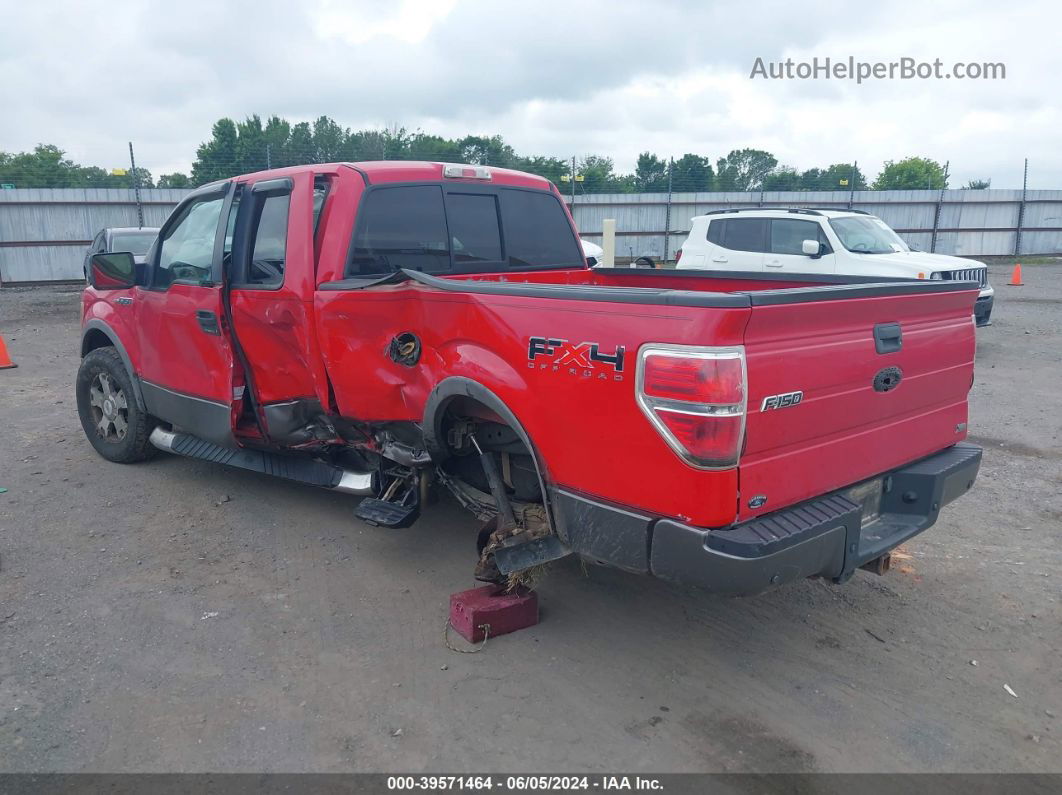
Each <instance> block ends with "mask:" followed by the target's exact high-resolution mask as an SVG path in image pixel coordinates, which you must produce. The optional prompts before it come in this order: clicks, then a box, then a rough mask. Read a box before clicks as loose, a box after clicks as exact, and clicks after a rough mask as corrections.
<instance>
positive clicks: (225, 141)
mask: <svg viewBox="0 0 1062 795" xmlns="http://www.w3.org/2000/svg"><path fill="white" fill-rule="evenodd" d="M238 137H239V136H238V134H237V132H236V123H235V122H234V121H233V120H232V119H229V118H224V119H218V120H217V121H216V122H214V127H213V128H212V130H211V137H210V140H209V141H207V142H206V143H202V144H200V145H199V148H198V149H197V150H196V153H195V162H194V163H193V164H192V182H194V183H195V184H196V185H204V184H206V183H207V182H214V181H215V180H219V179H225V178H227V177H231V176H234V175H236V174H239V173H240V172H239V170H238V168H237V166H236V143H237V140H238Z"/></svg>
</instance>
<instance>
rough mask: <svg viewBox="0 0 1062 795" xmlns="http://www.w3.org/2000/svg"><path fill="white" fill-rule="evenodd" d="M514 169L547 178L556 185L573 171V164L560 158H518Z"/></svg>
mask: <svg viewBox="0 0 1062 795" xmlns="http://www.w3.org/2000/svg"><path fill="white" fill-rule="evenodd" d="M513 168H515V169H517V170H519V171H526V172H528V173H529V174H537V175H538V176H540V177H545V178H546V179H548V180H549V181H550V182H552V183H553V184H554V185H556V184H557V183H559V182H560V178H561V177H562V176H563V175H565V174H568V172H570V171H571V170H572V166H571V162H570V161H568V160H561V159H560V158H559V157H541V156H535V157H518V158H517V159H516V161H515V162H514V163H513Z"/></svg>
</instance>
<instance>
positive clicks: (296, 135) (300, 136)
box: [286, 121, 314, 166]
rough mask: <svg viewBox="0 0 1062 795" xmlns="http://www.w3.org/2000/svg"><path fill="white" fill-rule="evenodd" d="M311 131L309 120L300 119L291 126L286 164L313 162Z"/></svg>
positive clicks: (296, 164) (294, 164) (298, 164)
mask: <svg viewBox="0 0 1062 795" xmlns="http://www.w3.org/2000/svg"><path fill="white" fill-rule="evenodd" d="M313 155H314V149H313V131H312V130H311V129H310V124H309V122H305V121H300V122H299V123H298V124H296V125H294V126H293V127H292V128H291V137H290V138H289V139H288V148H287V152H286V159H287V163H288V165H291V166H301V165H305V164H306V163H312V162H313Z"/></svg>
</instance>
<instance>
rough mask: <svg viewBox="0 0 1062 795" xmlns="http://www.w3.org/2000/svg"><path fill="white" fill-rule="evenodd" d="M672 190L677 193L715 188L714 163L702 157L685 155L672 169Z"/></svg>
mask: <svg viewBox="0 0 1062 795" xmlns="http://www.w3.org/2000/svg"><path fill="white" fill-rule="evenodd" d="M671 183H672V189H673V190H675V191H686V192H698V191H702V192H703V191H710V190H712V188H713V187H714V183H715V172H714V171H712V161H711V160H709V159H708V158H707V157H701V156H700V155H694V154H685V155H683V156H682V157H680V158H679V159H678V160H676V161H675V165H674V166H673V168H672V178H671Z"/></svg>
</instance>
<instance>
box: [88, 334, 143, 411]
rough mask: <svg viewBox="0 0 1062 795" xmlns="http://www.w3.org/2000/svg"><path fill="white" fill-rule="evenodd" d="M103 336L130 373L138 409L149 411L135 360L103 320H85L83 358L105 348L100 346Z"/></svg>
mask: <svg viewBox="0 0 1062 795" xmlns="http://www.w3.org/2000/svg"><path fill="white" fill-rule="evenodd" d="M101 334H102V335H103V336H104V337H106V338H107V344H109V345H112V346H114V349H115V350H117V351H118V356H119V357H121V359H122V364H124V365H125V369H126V371H127V372H128V373H129V380H130V381H131V382H132V384H133V395H134V396H135V398H136V405H137V408H139V409H140V410H141V411H147V408H146V406H145V404H144V394H143V392H142V391H141V389H140V379H139V378H138V377H137V374H136V369H135V368H134V367H133V360H132V359H131V358H130V356H129V351H128V350H126V347H125V345H123V344H122V340H121V337H120V336H119V335H118V333H117V332H116V331H115V330H114V328H113V327H112V326H111V325H110V324H109V323H107V321H106V320H104V319H103V318H101V317H89V318H86V319H85V321H84V323H83V325H82V327H81V357H82V358H84V357H85V355H86V354H87V353H88V352H89V351H91V350H94V349H96V348H101V347H104V346H103V345H100V344H98V341H99V339H100V335H101Z"/></svg>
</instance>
